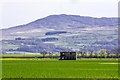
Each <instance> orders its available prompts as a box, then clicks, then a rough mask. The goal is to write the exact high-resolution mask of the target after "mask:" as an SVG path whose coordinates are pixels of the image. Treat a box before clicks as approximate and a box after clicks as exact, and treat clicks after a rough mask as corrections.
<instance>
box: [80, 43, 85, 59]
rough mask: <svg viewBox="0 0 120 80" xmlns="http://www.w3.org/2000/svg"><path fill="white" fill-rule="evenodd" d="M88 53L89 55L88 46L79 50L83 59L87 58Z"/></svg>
mask: <svg viewBox="0 0 120 80" xmlns="http://www.w3.org/2000/svg"><path fill="white" fill-rule="evenodd" d="M86 53H87V50H86V46H85V45H83V46H81V48H80V49H79V54H81V57H85V54H86Z"/></svg>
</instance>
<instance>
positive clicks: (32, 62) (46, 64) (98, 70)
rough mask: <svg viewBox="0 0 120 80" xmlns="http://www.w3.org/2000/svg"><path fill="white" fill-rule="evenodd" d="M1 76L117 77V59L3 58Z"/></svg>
mask: <svg viewBox="0 0 120 80" xmlns="http://www.w3.org/2000/svg"><path fill="white" fill-rule="evenodd" d="M2 67H3V69H2V77H3V78H118V77H119V76H118V60H117V59H78V60H76V61H72V60H70V61H69V60H68V61H59V60H58V59H47V58H44V59H40V58H37V59H36V58H31V59H20V58H19V59H17V58H9V59H8V58H3V60H2Z"/></svg>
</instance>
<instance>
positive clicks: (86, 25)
mask: <svg viewBox="0 0 120 80" xmlns="http://www.w3.org/2000/svg"><path fill="white" fill-rule="evenodd" d="M117 25H118V20H117V18H105V17H103V18H93V17H85V16H78V15H66V14H61V15H50V16H47V17H45V18H42V19H38V20H36V21H33V22H31V23H28V24H24V25H19V26H15V27H11V28H8V29H2V30H0V31H2V34H3V36H2V38H1V39H2V43H3V45H6V46H8V48H7V49H6V48H4V47H3V51H10V50H12V51H16V50H19V51H25V49H27V50H30V52H41V51H42V49H45V50H46V51H50V52H56V51H57V52H59V51H66V50H67V51H68V50H79V48H80V47H81V46H83V45H84V46H86V48H87V49H88V50H90V49H94V50H100V49H108V50H111V49H114V48H116V47H117V45H118V44H117V39H118V38H117V32H118V27H117ZM48 33H49V34H50V35H46V34H48ZM36 40H37V41H36ZM28 42H29V43H28ZM37 43H39V44H37ZM41 44H42V45H43V46H42V45H41ZM11 46H17V47H16V48H14V49H13V47H11ZM49 47H50V50H49ZM23 48H24V49H23ZM36 49H37V50H36ZM31 50H32V51H31Z"/></svg>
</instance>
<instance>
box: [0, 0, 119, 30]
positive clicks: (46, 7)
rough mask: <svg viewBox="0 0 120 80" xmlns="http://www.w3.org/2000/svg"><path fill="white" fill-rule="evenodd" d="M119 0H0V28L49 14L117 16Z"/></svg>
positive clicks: (25, 22)
mask: <svg viewBox="0 0 120 80" xmlns="http://www.w3.org/2000/svg"><path fill="white" fill-rule="evenodd" d="M118 1H119V0H0V29H3V28H9V27H14V26H18V25H23V24H27V23H29V22H32V21H35V20H37V19H40V18H44V17H46V16H49V15H59V14H68V15H69V14H72V15H80V16H91V17H98V18H100V17H117V16H118Z"/></svg>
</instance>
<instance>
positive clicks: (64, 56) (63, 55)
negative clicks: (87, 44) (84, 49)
mask: <svg viewBox="0 0 120 80" xmlns="http://www.w3.org/2000/svg"><path fill="white" fill-rule="evenodd" d="M76 59H77V56H76V52H60V59H59V60H76Z"/></svg>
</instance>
